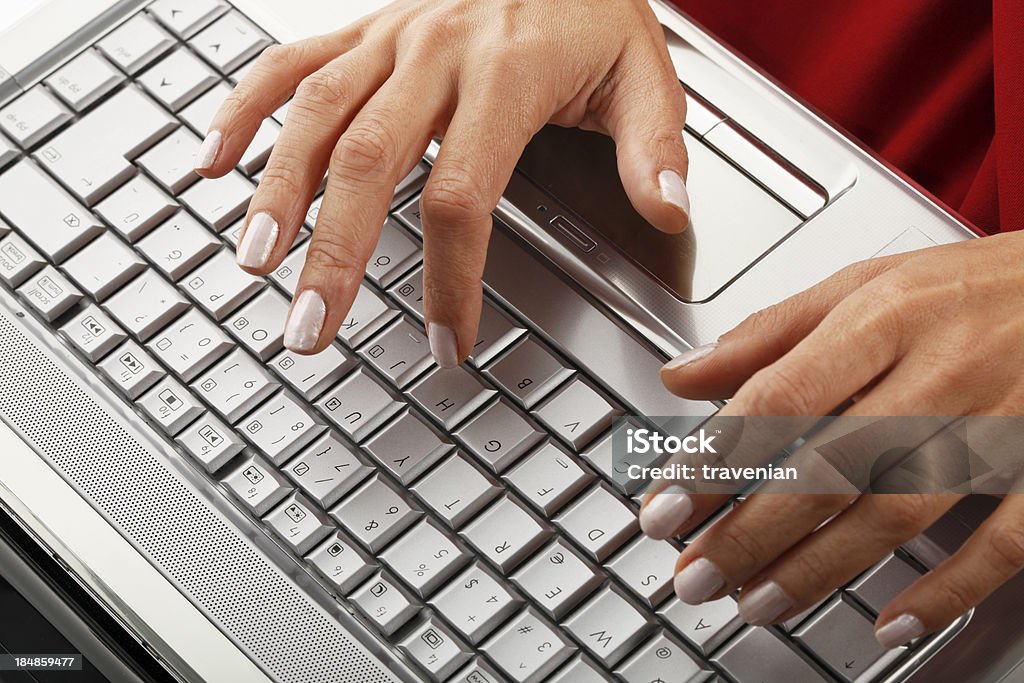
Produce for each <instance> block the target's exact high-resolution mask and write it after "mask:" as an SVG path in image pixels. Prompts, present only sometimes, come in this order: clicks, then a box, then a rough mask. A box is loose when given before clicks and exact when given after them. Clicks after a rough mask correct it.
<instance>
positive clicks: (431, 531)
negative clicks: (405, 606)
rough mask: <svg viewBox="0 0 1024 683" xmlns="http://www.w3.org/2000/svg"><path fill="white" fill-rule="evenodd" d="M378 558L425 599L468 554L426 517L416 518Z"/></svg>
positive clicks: (452, 574)
mask: <svg viewBox="0 0 1024 683" xmlns="http://www.w3.org/2000/svg"><path fill="white" fill-rule="evenodd" d="M380 559H381V560H382V561H383V562H384V563H385V564H386V565H387V566H389V567H390V568H391V570H392V571H393V572H394V573H395V574H396V575H397V576H398V577H399V578H400V579H402V580H403V581H405V582H406V583H407V584H408V585H409V586H410V587H411V588H412V589H413V592H415V593H416V595H418V596H420V597H421V598H426V597H427V596H430V595H432V594H433V593H434V591H436V590H437V589H438V588H440V586H441V585H442V584H444V583H446V582H447V581H448V579H450V578H451V577H452V576H454V575H455V573H456V572H457V571H458V570H459V569H460V568H461V567H462V565H464V564H465V563H466V562H467V561H468V560H469V555H467V554H466V552H465V551H463V550H462V548H460V547H459V546H458V544H456V543H455V541H454V540H453V539H452V538H451V537H449V536H448V534H447V532H445V531H443V530H441V529H440V528H439V527H438V526H437V524H436V522H434V521H432V520H430V519H424V520H422V521H420V522H419V523H418V524H417V525H416V526H414V527H412V528H411V529H410V530H409V531H407V532H406V534H405V535H404V536H403V537H402V538H401V539H400V540H399V541H396V542H395V544H394V545H392V546H391V547H390V548H388V549H387V550H385V551H384V552H383V553H382V554H381V556H380Z"/></svg>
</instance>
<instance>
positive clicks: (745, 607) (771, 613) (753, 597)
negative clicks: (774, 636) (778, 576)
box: [739, 581, 793, 626]
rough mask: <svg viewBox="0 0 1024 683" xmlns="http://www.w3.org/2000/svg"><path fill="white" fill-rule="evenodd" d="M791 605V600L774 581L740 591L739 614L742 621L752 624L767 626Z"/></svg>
mask: <svg viewBox="0 0 1024 683" xmlns="http://www.w3.org/2000/svg"><path fill="white" fill-rule="evenodd" d="M792 607H793V600H792V599H791V598H790V597H789V596H788V595H786V592H785V591H784V590H782V588H781V587H780V586H779V584H777V583H775V582H774V581H766V582H765V583H762V584H761V585H760V586H757V587H756V588H754V589H752V590H749V591H748V590H744V591H743V592H742V593H740V599H739V611H740V616H741V617H743V621H745V622H747V623H748V624H753V625H754V626H767V625H768V624H770V623H772V622H773V621H775V619H776V618H777V617H778V616H779V615H781V614H782V613H783V612H785V611H786V610H788V609H790V608H792Z"/></svg>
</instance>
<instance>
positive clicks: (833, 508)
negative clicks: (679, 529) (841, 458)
mask: <svg viewBox="0 0 1024 683" xmlns="http://www.w3.org/2000/svg"><path fill="white" fill-rule="evenodd" d="M851 498H852V496H850V495H847V494H833V495H802V496H797V495H788V496H783V495H753V496H750V497H749V498H747V499H746V500H745V501H743V502H742V503H741V504H739V505H738V506H736V507H735V508H733V509H732V510H730V511H729V512H728V513H727V514H726V515H725V516H724V517H723V518H722V519H720V520H718V521H717V522H715V523H714V524H713V525H712V526H711V527H710V528H708V529H707V530H706V531H704V533H702V534H701V535H700V536H698V537H697V538H696V539H695V540H694V541H693V542H692V543H690V545H689V546H687V548H686V549H685V550H684V551H683V552H682V553H681V554H680V556H679V561H678V563H677V564H676V567H677V571H676V577H675V581H674V583H673V585H674V587H675V591H676V595H678V596H679V598H680V599H681V600H682V601H683V602H686V603H688V604H691V605H696V604H700V603H702V602H704V601H706V600H710V599H714V597H716V596H721V595H726V594H728V593H731V592H732V591H734V590H735V589H736V588H737V587H738V586H741V585H742V584H743V583H744V582H745V581H747V579H749V578H750V577H752V576H754V575H755V574H756V573H757V572H759V571H761V570H762V569H763V568H764V567H766V566H767V565H768V564H770V563H771V562H772V561H774V560H775V559H776V558H777V557H779V556H780V555H781V554H782V553H784V552H785V551H786V550H787V549H788V548H790V547H791V546H793V545H795V544H796V543H798V542H799V541H800V540H801V539H802V538H804V537H805V536H807V535H808V534H810V533H811V532H813V531H814V529H816V528H817V527H818V525H820V524H821V523H822V522H824V521H825V520H827V519H828V518H829V517H832V516H833V515H834V514H836V513H837V512H838V511H840V510H842V509H843V508H844V507H846V506H847V505H848V504H849V502H850V500H851ZM780 519H786V523H785V524H779V520H780Z"/></svg>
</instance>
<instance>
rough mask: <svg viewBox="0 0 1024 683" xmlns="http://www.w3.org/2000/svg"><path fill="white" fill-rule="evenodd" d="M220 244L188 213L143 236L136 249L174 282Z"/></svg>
mask: <svg viewBox="0 0 1024 683" xmlns="http://www.w3.org/2000/svg"><path fill="white" fill-rule="evenodd" d="M220 247H221V243H220V240H218V239H217V238H216V237H214V236H213V235H212V234H211V233H210V231H209V230H207V229H206V228H204V227H203V226H202V225H200V224H199V221H197V220H196V219H195V218H192V216H190V215H189V214H188V213H187V212H185V211H179V212H178V213H176V214H175V215H174V217H172V218H171V219H170V220H169V221H167V222H166V223H164V224H163V225H161V226H160V227H159V228H157V229H156V230H154V231H153V232H151V233H149V234H148V235H146V236H145V237H143V238H142V239H141V240H140V241H139V243H138V245H137V248H138V250H139V251H140V252H142V255H143V256H145V257H146V258H148V259H149V261H150V262H151V263H152V264H153V265H154V266H156V267H157V268H158V269H159V270H160V271H161V272H162V273H163V274H164V275H166V276H167V277H169V278H170V279H171V280H173V281H175V282H177V281H178V280H180V279H181V278H183V277H185V275H186V274H187V273H189V272H191V271H192V270H195V269H196V268H197V267H198V266H199V264H201V263H202V262H203V261H205V260H206V259H207V258H209V257H210V256H211V255H213V254H214V253H215V252H216V251H217V250H218V249H220Z"/></svg>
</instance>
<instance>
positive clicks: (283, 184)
mask: <svg viewBox="0 0 1024 683" xmlns="http://www.w3.org/2000/svg"><path fill="white" fill-rule="evenodd" d="M259 187H260V189H262V190H264V191H266V190H267V189H269V190H271V191H272V192H274V193H275V194H281V195H284V196H286V197H302V196H305V195H306V193H307V192H308V190H307V188H305V187H304V186H303V182H302V179H301V177H300V174H299V172H298V171H297V170H295V166H294V164H292V163H290V162H289V161H288V160H284V163H274V164H267V167H266V169H265V170H264V171H263V175H262V176H261V177H260V184H259Z"/></svg>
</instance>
